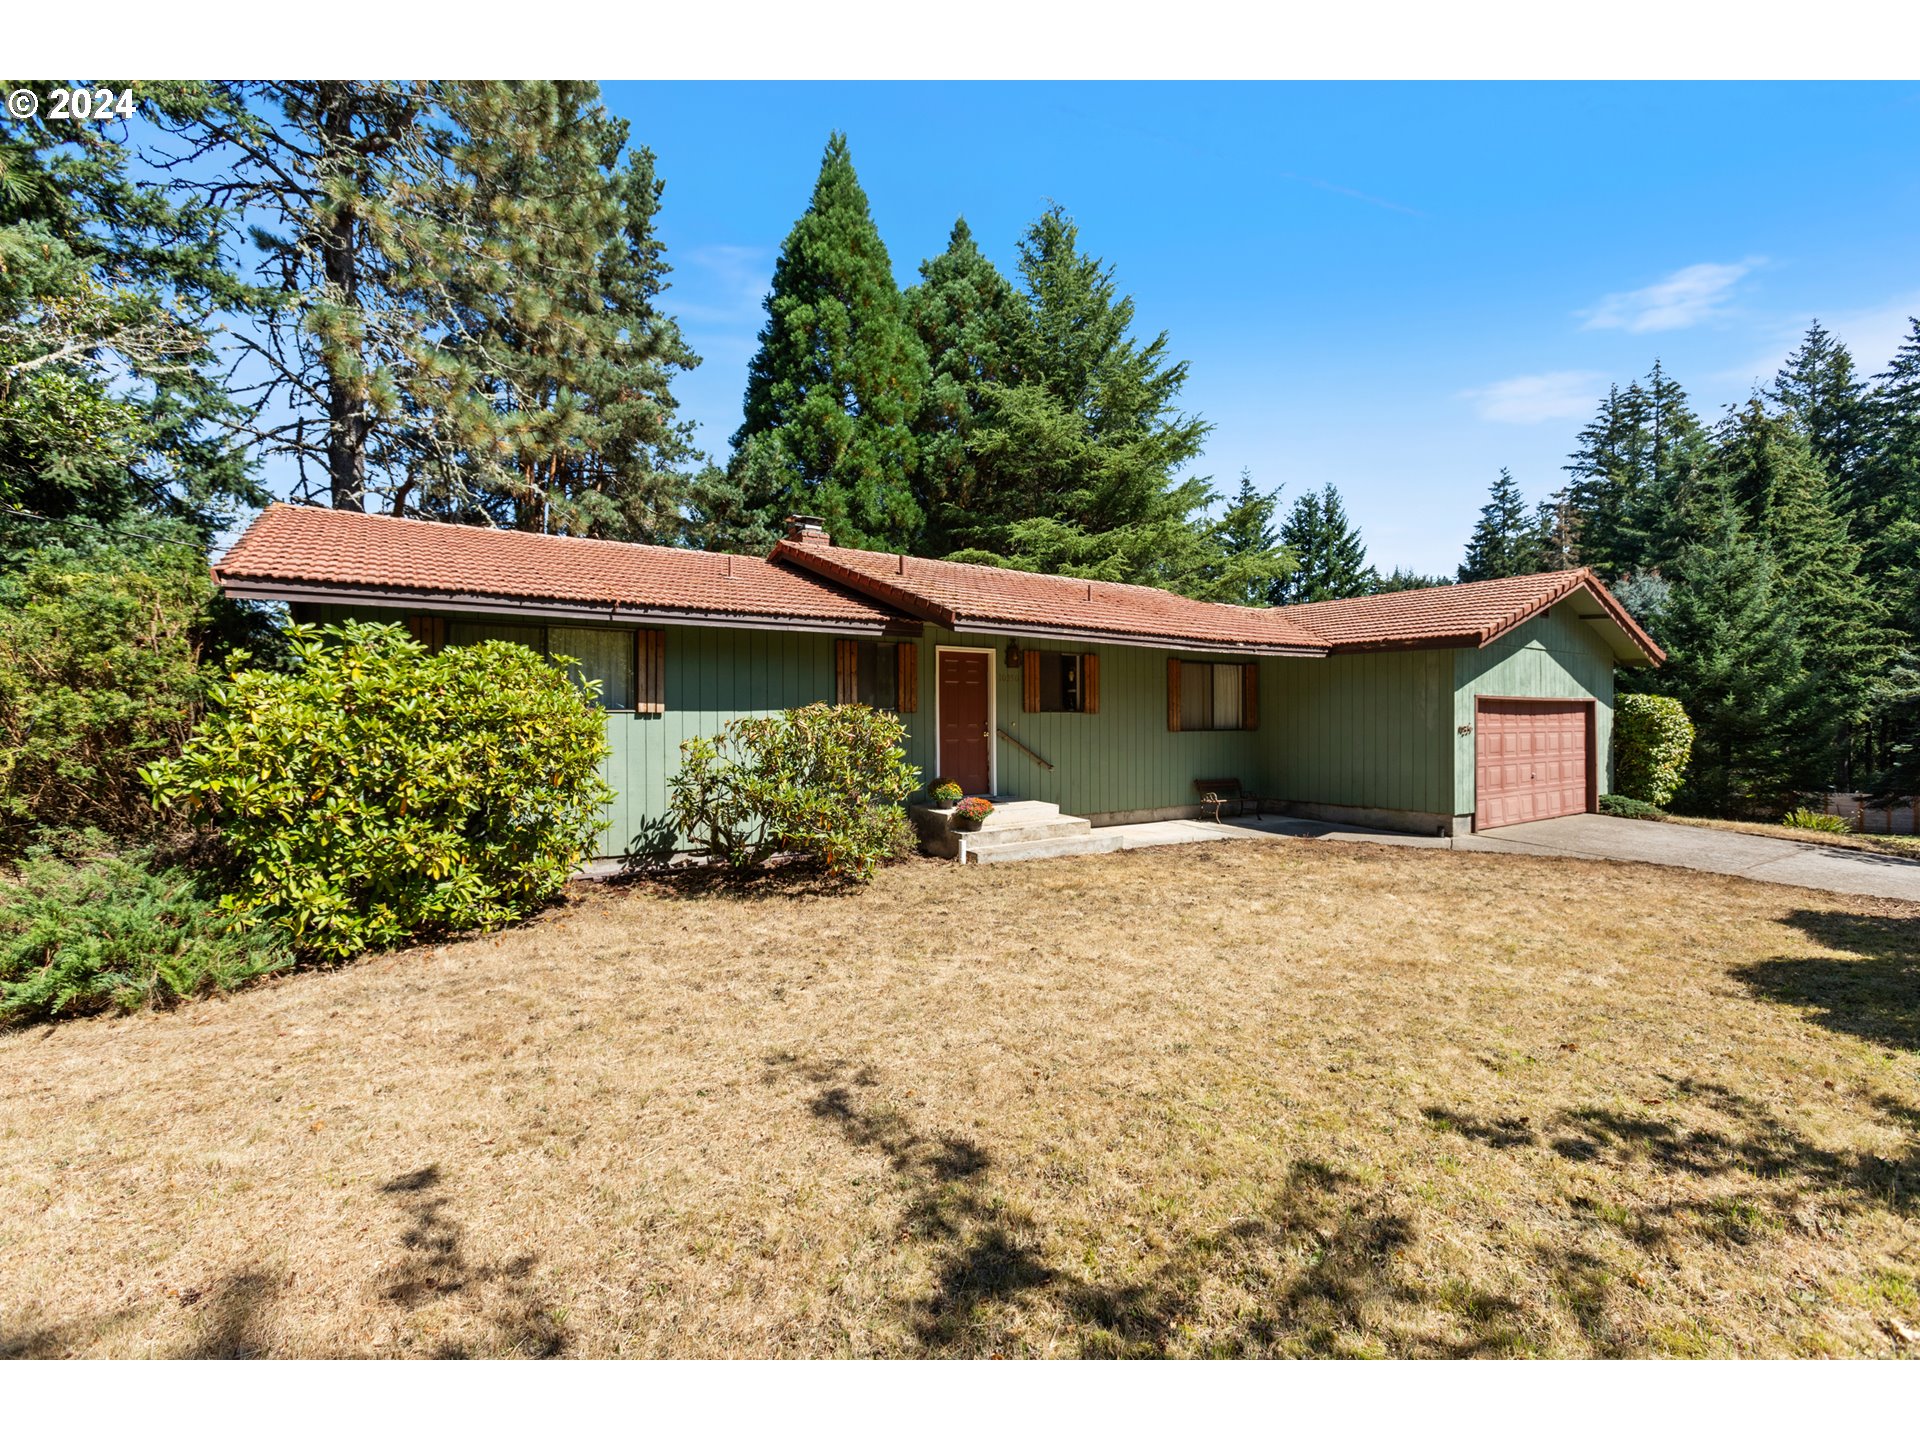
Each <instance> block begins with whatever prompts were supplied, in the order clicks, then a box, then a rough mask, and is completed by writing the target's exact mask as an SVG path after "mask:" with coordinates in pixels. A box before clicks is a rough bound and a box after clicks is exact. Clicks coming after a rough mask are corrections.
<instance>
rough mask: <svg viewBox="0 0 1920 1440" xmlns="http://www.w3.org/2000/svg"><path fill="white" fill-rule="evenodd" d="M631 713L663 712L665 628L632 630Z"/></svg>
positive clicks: (665, 653)
mask: <svg viewBox="0 0 1920 1440" xmlns="http://www.w3.org/2000/svg"><path fill="white" fill-rule="evenodd" d="M633 713H634V714H636V715H664V714H666V713H667V632H666V631H664V630H636V631H634V632H633Z"/></svg>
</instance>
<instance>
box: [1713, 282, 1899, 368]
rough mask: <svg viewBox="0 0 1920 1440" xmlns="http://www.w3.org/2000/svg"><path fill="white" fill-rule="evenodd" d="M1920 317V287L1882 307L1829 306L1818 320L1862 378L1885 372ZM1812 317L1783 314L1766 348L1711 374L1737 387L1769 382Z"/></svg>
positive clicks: (1769, 329)
mask: <svg viewBox="0 0 1920 1440" xmlns="http://www.w3.org/2000/svg"><path fill="white" fill-rule="evenodd" d="M1916 315H1920V291H1916V292H1913V293H1910V294H1906V295H1901V296H1897V297H1896V298H1894V299H1892V300H1889V301H1888V302H1887V303H1886V304H1884V305H1869V306H1864V307H1862V308H1859V309H1854V310H1825V311H1822V312H1821V314H1820V315H1819V317H1818V318H1819V321H1820V323H1821V324H1822V325H1824V326H1825V327H1826V328H1827V330H1828V331H1829V332H1830V333H1831V334H1832V335H1833V337H1834V338H1835V339H1836V340H1838V341H1839V342H1840V343H1841V344H1843V345H1845V346H1846V347H1847V350H1848V351H1849V352H1850V353H1851V354H1852V356H1853V368H1854V373H1855V374H1856V375H1857V376H1859V378H1861V379H1862V380H1864V379H1866V378H1867V377H1868V376H1870V375H1873V374H1874V373H1875V372H1877V371H1880V370H1884V369H1886V368H1887V366H1888V364H1889V363H1890V362H1891V361H1892V360H1893V352H1894V351H1896V350H1898V349H1899V348H1900V343H1901V342H1902V341H1903V340H1905V339H1906V338H1907V331H1908V330H1909V329H1910V328H1911V326H1912V317H1913V316H1916ZM1814 318H1815V317H1814V316H1812V315H1801V316H1795V317H1794V318H1792V319H1787V318H1786V317H1785V316H1782V317H1780V319H1779V320H1778V322H1777V323H1774V324H1771V325H1769V326H1768V327H1767V336H1768V338H1767V341H1766V342H1765V346H1766V348H1764V349H1761V350H1759V351H1758V352H1757V353H1755V354H1754V355H1752V356H1751V357H1749V358H1748V360H1747V361H1746V362H1745V363H1744V364H1740V365H1735V366H1732V367H1730V368H1728V369H1726V370H1723V371H1721V372H1719V373H1718V374H1717V375H1713V376H1709V377H1708V378H1710V379H1714V380H1720V381H1723V382H1725V383H1727V384H1735V385H1770V384H1772V383H1773V377H1774V376H1775V375H1776V374H1777V373H1778V372H1779V370H1780V367H1781V366H1782V365H1784V364H1786V362H1787V356H1788V355H1790V354H1791V353H1793V351H1794V349H1795V348H1796V347H1797V346H1798V345H1799V344H1800V342H1801V340H1802V339H1804V338H1805V336H1806V333H1807V326H1809V325H1810V324H1812V323H1813V320H1814Z"/></svg>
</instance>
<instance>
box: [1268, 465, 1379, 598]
mask: <svg viewBox="0 0 1920 1440" xmlns="http://www.w3.org/2000/svg"><path fill="white" fill-rule="evenodd" d="M1280 543H1281V544H1282V545H1284V546H1285V547H1286V548H1287V550H1288V551H1289V552H1290V553H1291V554H1292V555H1293V558H1294V567H1295V568H1294V570H1293V572H1292V573H1291V574H1290V575H1288V576H1287V577H1286V578H1285V579H1283V580H1282V581H1280V582H1279V584H1277V585H1276V586H1275V587H1274V591H1273V603H1274V604H1276V605H1303V604H1307V603H1309V602H1312V601H1315V600H1348V599H1351V598H1353V597H1354V596H1356V595H1367V594H1371V593H1372V592H1373V591H1374V588H1375V586H1376V585H1377V584H1378V582H1379V576H1378V575H1377V574H1376V573H1375V572H1374V569H1373V567H1372V566H1370V565H1368V564H1367V547H1366V545H1365V544H1364V543H1362V541H1361V539H1360V532H1359V531H1358V530H1357V529H1355V528H1354V527H1353V525H1352V524H1351V522H1349V521H1348V519H1347V510H1346V506H1345V505H1344V504H1342V503H1341V500H1340V492H1339V491H1338V490H1337V489H1335V488H1334V487H1333V486H1332V485H1328V486H1327V487H1326V488H1324V489H1322V490H1319V491H1313V490H1309V491H1307V492H1306V493H1305V494H1304V495H1302V496H1300V498H1299V499H1297V500H1295V501H1294V502H1293V509H1292V510H1291V511H1289V512H1288V514H1287V520H1286V523H1285V524H1284V525H1282V526H1281V527H1280Z"/></svg>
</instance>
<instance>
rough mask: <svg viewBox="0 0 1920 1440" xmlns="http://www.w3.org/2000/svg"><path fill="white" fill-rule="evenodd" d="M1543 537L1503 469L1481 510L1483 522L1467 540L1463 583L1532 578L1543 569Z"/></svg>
mask: <svg viewBox="0 0 1920 1440" xmlns="http://www.w3.org/2000/svg"><path fill="white" fill-rule="evenodd" d="M1540 558H1541V557H1540V548H1539V536H1538V531H1537V529H1536V527H1535V524H1534V520H1533V517H1532V516H1531V515H1529V514H1528V513H1527V502H1526V500H1525V499H1524V498H1523V497H1522V496H1521V494H1520V487H1519V486H1518V485H1516V484H1515V483H1514V479H1513V476H1512V474H1511V473H1509V472H1508V470H1507V469H1506V468H1505V467H1504V466H1502V467H1501V470H1500V475H1499V478H1498V479H1496V480H1495V481H1494V482H1493V487H1492V489H1491V490H1490V491H1489V492H1488V496H1487V503H1486V504H1485V505H1482V506H1481V507H1480V520H1479V523H1478V524H1476V525H1475V526H1474V527H1473V535H1472V537H1471V538H1470V539H1469V540H1468V541H1467V557H1466V559H1465V561H1463V562H1462V563H1461V566H1460V577H1459V578H1460V579H1462V580H1499V579H1504V578H1505V577H1507V576H1509V575H1530V574H1532V573H1533V572H1534V571H1536V570H1539V569H1541V568H1543V567H1542V565H1541V563H1540Z"/></svg>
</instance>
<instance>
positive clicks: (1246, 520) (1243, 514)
mask: <svg viewBox="0 0 1920 1440" xmlns="http://www.w3.org/2000/svg"><path fill="white" fill-rule="evenodd" d="M1279 503H1280V492H1279V491H1278V490H1275V491H1272V492H1270V493H1269V492H1263V491H1261V490H1258V489H1256V488H1255V487H1254V483H1253V473H1252V472H1251V471H1249V470H1242V471H1241V472H1240V487H1239V489H1237V490H1236V491H1235V492H1234V494H1233V497H1232V499H1230V500H1229V501H1228V502H1227V508H1226V509H1225V510H1224V511H1223V512H1222V513H1221V516H1220V519H1219V521H1218V522H1216V524H1215V525H1214V536H1215V540H1216V543H1217V544H1218V546H1219V549H1220V555H1221V564H1220V569H1219V573H1218V574H1217V575H1216V576H1215V577H1214V581H1213V583H1212V584H1211V585H1209V586H1207V587H1205V588H1204V589H1197V590H1195V591H1194V592H1193V593H1196V594H1197V595H1198V596H1199V598H1201V599H1205V600H1221V601H1225V602H1226V603H1228V604H1231V605H1265V604H1267V603H1268V597H1269V596H1271V595H1272V593H1273V587H1274V586H1275V585H1276V584H1279V583H1280V582H1281V581H1283V580H1284V579H1285V578H1286V576H1287V573H1288V572H1289V571H1290V570H1291V569H1292V566H1293V560H1292V557H1291V556H1290V555H1288V553H1287V552H1286V550H1285V549H1284V548H1283V547H1282V546H1281V544H1280V536H1279V532H1278V531H1276V530H1275V529H1274V525H1273V512H1274V510H1275V508H1276V507H1277V506H1278V505H1279Z"/></svg>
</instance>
